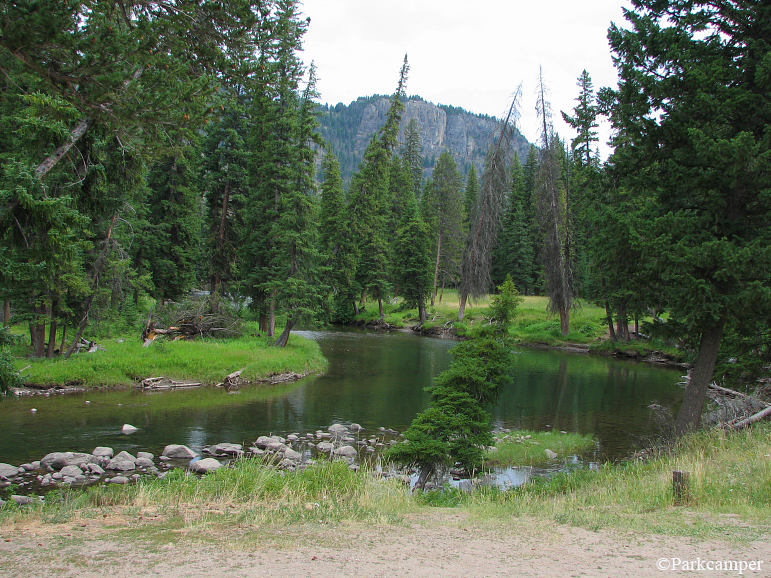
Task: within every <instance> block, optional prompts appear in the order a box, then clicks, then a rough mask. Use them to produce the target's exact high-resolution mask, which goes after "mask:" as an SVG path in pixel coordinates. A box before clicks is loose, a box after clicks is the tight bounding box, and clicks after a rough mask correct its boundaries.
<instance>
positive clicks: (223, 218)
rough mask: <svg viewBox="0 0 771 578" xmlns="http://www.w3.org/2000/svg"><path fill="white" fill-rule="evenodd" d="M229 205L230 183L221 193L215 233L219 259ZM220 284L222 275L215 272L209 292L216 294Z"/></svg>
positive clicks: (223, 245) (223, 243) (226, 183)
mask: <svg viewBox="0 0 771 578" xmlns="http://www.w3.org/2000/svg"><path fill="white" fill-rule="evenodd" d="M229 203H230V181H226V182H225V190H224V191H223V193H222V208H221V209H220V210H221V211H222V214H221V215H220V225H219V230H218V232H217V255H219V256H220V257H221V256H222V254H223V253H224V250H225V227H226V226H227V223H228V204H229ZM221 284H222V273H221V272H220V271H215V272H214V274H213V275H212V282H211V292H212V293H216V292H217V291H218V290H219V288H220V285H221Z"/></svg>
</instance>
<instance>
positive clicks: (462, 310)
mask: <svg viewBox="0 0 771 578" xmlns="http://www.w3.org/2000/svg"><path fill="white" fill-rule="evenodd" d="M467 299H468V294H466V293H461V294H460V307H459V308H458V321H463V319H464V318H465V317H466V300H467Z"/></svg>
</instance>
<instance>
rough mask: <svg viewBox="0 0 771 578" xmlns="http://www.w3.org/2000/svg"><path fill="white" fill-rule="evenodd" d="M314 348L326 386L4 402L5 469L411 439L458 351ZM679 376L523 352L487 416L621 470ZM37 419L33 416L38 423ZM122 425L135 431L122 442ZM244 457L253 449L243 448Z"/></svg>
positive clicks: (360, 341) (333, 337) (323, 337)
mask: <svg viewBox="0 0 771 578" xmlns="http://www.w3.org/2000/svg"><path fill="white" fill-rule="evenodd" d="M298 333H299V334H301V335H304V336H306V337H309V338H312V339H316V340H318V342H319V344H320V346H321V348H322V351H323V353H324V355H325V356H326V357H327V359H328V360H329V369H328V371H327V373H325V374H323V375H311V376H308V377H306V378H304V379H301V380H299V381H297V382H294V383H288V384H280V385H270V386H267V385H266V386H244V387H242V388H241V389H240V390H239V391H238V392H230V393H229V392H227V391H225V390H224V389H222V388H209V387H206V388H197V389H180V390H173V391H157V392H150V391H141V390H137V389H134V390H122V391H93V392H88V393H82V394H72V395H51V396H50V397H45V396H34V397H29V398H22V399H18V400H8V401H5V402H2V403H0V462H5V463H10V464H16V465H18V464H21V463H24V462H31V461H33V460H39V459H40V458H42V457H43V456H44V455H46V454H47V453H49V452H53V451H82V452H91V451H92V450H93V449H94V447H96V446H110V447H113V448H114V449H115V452H116V453H117V452H119V451H121V450H126V451H129V452H131V453H134V454H135V453H136V452H137V451H149V452H152V453H154V454H156V455H159V454H160V453H161V451H162V450H163V448H164V446H165V445H167V444H185V445H188V446H189V447H190V448H192V449H193V450H195V451H197V452H200V451H201V449H202V448H203V447H205V446H208V445H211V444H217V443H221V442H231V443H244V444H249V443H250V442H252V441H254V440H255V439H256V438H257V437H258V436H260V435H270V434H277V435H286V434H289V433H292V432H298V433H304V432H312V431H316V430H317V429H324V430H326V427H327V426H329V425H330V424H332V423H335V422H343V423H350V422H356V423H359V424H361V425H362V426H364V428H366V431H373V430H377V429H378V428H379V427H385V428H392V429H394V430H397V431H404V430H405V429H406V428H407V427H408V426H409V424H410V422H411V421H412V419H413V418H414V417H415V415H416V414H417V413H418V412H420V411H421V410H422V409H424V408H425V407H426V405H427V403H428V400H429V397H428V394H427V393H426V392H425V391H423V388H424V387H425V386H427V385H429V384H430V383H431V379H432V378H433V377H434V376H436V375H437V374H438V373H439V372H441V371H442V370H443V369H445V368H447V367H448V366H449V364H450V361H451V357H450V353H449V352H450V349H451V348H452V347H453V346H454V345H455V343H456V342H454V341H452V340H448V339H436V338H427V337H420V336H416V335H411V334H406V333H401V332H394V333H381V332H365V331H356V330H333V331H319V332H315V331H304V332H298ZM681 374H682V370H679V369H671V368H666V367H661V366H654V365H650V364H646V363H636V362H630V361H620V360H616V359H612V358H607V357H595V356H588V355H585V354H576V353H567V352H561V351H551V350H546V351H544V350H538V349H530V348H521V349H518V350H517V352H516V355H515V356H514V363H513V367H512V380H511V383H510V384H509V385H507V386H506V388H505V389H504V391H503V392H502V393H501V397H500V400H499V401H498V403H497V404H496V406H495V407H494V408H491V413H492V415H493V422H494V425H495V426H496V427H497V428H509V429H533V430H548V429H553V430H555V431H557V430H564V431H573V432H578V433H591V434H594V435H595V436H596V438H597V439H598V441H599V449H598V455H597V456H595V457H596V458H597V459H599V460H605V459H611V460H612V459H619V458H623V457H625V456H626V455H628V454H629V453H630V452H631V451H633V449H634V448H635V447H638V446H639V445H641V444H642V443H644V442H645V441H646V440H647V439H648V438H650V437H652V436H654V435H655V434H656V424H655V420H654V418H653V416H652V412H651V410H650V409H649V408H648V406H649V405H650V404H653V403H656V404H660V405H663V406H670V407H675V408H676V406H678V405H679V403H680V400H681V398H682V390H681V389H680V387H679V386H678V385H677V382H678V381H679V380H680V375H681ZM32 408H35V409H36V410H37V411H36V412H32V411H31V410H32ZM124 423H129V424H132V425H134V426H136V427H137V428H139V429H138V431H137V432H135V433H133V434H131V435H124V434H123V433H121V427H122V425H123V424H124ZM247 447H248V446H247Z"/></svg>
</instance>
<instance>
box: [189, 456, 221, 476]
mask: <svg viewBox="0 0 771 578" xmlns="http://www.w3.org/2000/svg"><path fill="white" fill-rule="evenodd" d="M221 467H222V463H221V462H220V461H219V460H215V459H214V458H204V459H202V460H196V461H194V462H190V469H191V470H193V471H194V472H195V473H197V474H205V473H208V472H213V471H215V470H218V469H220V468H221Z"/></svg>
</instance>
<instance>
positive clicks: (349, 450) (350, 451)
mask: <svg viewBox="0 0 771 578" xmlns="http://www.w3.org/2000/svg"><path fill="white" fill-rule="evenodd" d="M357 453H358V452H357V451H356V448H354V447H352V446H342V447H339V448H337V449H336V450H335V455H336V456H342V457H344V458H352V457H354V456H355V455H356V454H357Z"/></svg>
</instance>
